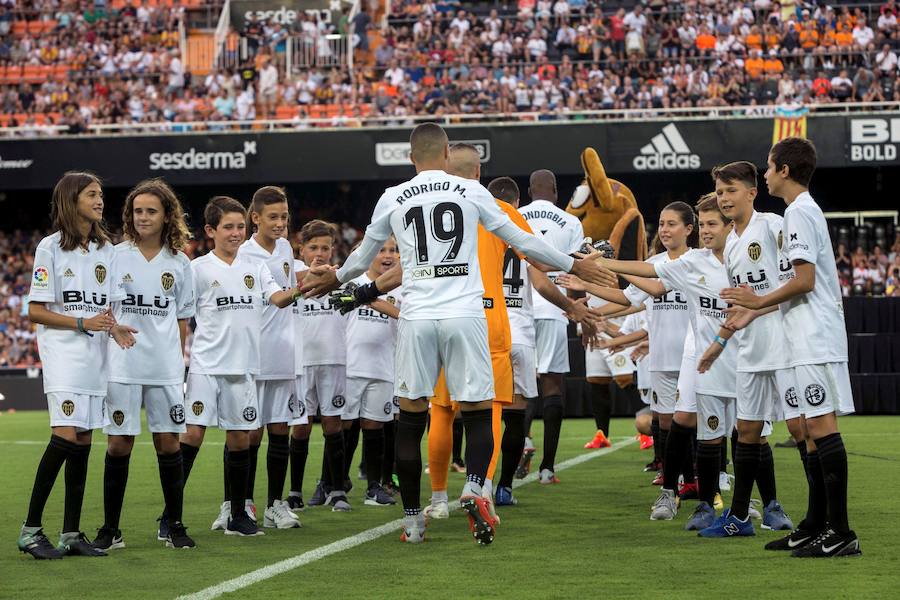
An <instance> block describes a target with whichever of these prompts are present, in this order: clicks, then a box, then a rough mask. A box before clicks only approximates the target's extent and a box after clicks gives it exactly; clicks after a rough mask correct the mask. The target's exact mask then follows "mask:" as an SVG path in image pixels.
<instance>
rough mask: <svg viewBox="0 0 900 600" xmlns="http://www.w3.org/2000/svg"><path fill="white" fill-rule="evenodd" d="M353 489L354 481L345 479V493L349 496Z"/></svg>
mask: <svg viewBox="0 0 900 600" xmlns="http://www.w3.org/2000/svg"><path fill="white" fill-rule="evenodd" d="M352 489H353V481H352V480H350V479H345V480H344V493H345V494H349V493H350V490H352Z"/></svg>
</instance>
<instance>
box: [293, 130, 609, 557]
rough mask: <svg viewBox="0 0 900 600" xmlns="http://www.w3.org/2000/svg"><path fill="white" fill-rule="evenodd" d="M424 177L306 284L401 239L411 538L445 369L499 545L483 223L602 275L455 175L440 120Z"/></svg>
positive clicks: (424, 139)
mask: <svg viewBox="0 0 900 600" xmlns="http://www.w3.org/2000/svg"><path fill="white" fill-rule="evenodd" d="M410 146H411V154H410V158H411V160H412V162H413V165H414V166H415V168H416V172H417V175H416V176H415V177H413V178H412V179H411V180H410V181H408V182H406V183H403V184H401V185H399V186H395V187H392V188H388V189H387V190H386V191H385V193H384V194H383V195H382V197H381V198H380V199H379V201H378V203H377V205H376V207H375V211H374V213H373V217H372V222H371V223H370V225H369V226H368V228H367V229H366V235H365V237H364V238H363V241H362V244H361V245H360V247H359V248H357V249H356V250H355V251H354V252H353V253H352V254H351V255H350V256H349V257H348V258H347V261H346V262H345V263H344V265H343V267H341V268H340V269H339V270H333V269H329V268H317V269H311V271H310V273H308V274H307V275H306V278H305V279H304V282H303V290H304V292H305V293H307V294H309V295H322V294H326V293H328V292H329V291H331V290H334V289H336V288H337V287H339V286H340V285H341V283H342V282H346V281H349V280H350V279H352V278H354V277H356V276H358V275H359V274H361V273H363V272H364V271H365V269H366V268H367V267H368V265H369V263H370V262H371V260H372V258H373V257H374V256H375V254H377V252H378V249H379V248H380V247H381V245H382V244H383V243H384V241H385V240H386V239H387V238H388V237H389V236H390V235H391V233H393V234H394V236H395V237H396V239H397V242H398V246H399V248H400V261H401V264H402V265H403V297H404V310H403V312H402V313H401V315H400V317H401V319H400V324H399V331H398V339H397V373H396V379H395V386H394V390H395V393H396V394H397V396H399V397H400V420H399V421H398V431H397V471H398V475H399V478H400V492H401V497H402V500H403V506H404V513H405V515H406V517H405V519H404V523H403V534H402V535H401V539H403V540H404V541H408V542H421V541H423V540H424V533H425V519H424V515H422V514H421V498H420V486H421V476H422V458H421V450H420V446H421V439H422V434H423V433H424V431H425V423H426V418H427V410H428V402H427V399H428V397H429V396H430V395H431V394H432V392H433V390H434V387H435V384H436V383H437V378H438V374H439V372H440V370H441V367H443V368H444V372H445V375H446V378H447V388H448V390H449V392H450V396H451V398H452V399H453V400H456V401H457V402H459V403H460V405H461V408H462V413H463V420H464V425H465V428H466V438H467V444H466V469H467V475H466V485H465V487H464V488H463V493H462V495H461V498H460V502H461V506H462V508H463V510H465V511H466V512H467V514H468V515H469V519H470V526H471V527H472V530H473V534H474V536H475V537H476V539H477V540H478V542H479V543H483V544H488V543H490V542H491V541H493V538H494V527H493V523H492V519H491V517H490V514H489V511H488V508H487V505H486V503H485V502H484V500H483V498H482V497H481V492H482V486H483V484H484V479H485V475H486V472H487V468H488V463H489V462H490V458H491V454H492V451H493V438H492V432H491V401H492V400H493V397H494V389H493V377H492V373H491V363H490V353H489V351H488V344H487V326H486V323H485V318H484V307H483V302H482V295H483V293H484V288H483V287H482V285H481V281H480V269H479V263H478V254H477V225H478V223H479V222H481V223H482V224H483V225H484V226H485V229H487V230H488V231H491V232H495V233H496V234H497V235H499V236H500V237H501V238H503V239H504V240H505V241H507V242H508V243H509V244H510V245H512V246H513V247H516V248H518V249H520V250H522V251H524V253H525V254H527V255H530V256H532V257H533V258H535V259H536V260H539V261H540V262H541V263H543V264H546V265H549V266H551V267H554V268H557V269H561V270H566V271H570V270H574V271H575V272H576V273H580V274H583V275H584V276H585V277H587V278H588V279H595V278H599V277H600V273H601V269H600V268H599V267H598V266H597V265H596V263H595V262H593V261H592V260H589V259H588V260H584V259H579V260H575V259H572V258H571V257H569V256H567V255H565V254H563V253H561V252H559V251H557V250H555V249H553V248H552V247H550V246H549V245H547V244H546V243H544V242H542V241H541V240H539V239H538V238H535V237H534V236H532V235H529V234H527V233H525V232H523V231H522V230H521V229H519V228H518V227H516V226H515V224H513V222H512V221H511V220H510V219H509V217H508V216H506V215H505V214H504V213H503V212H502V211H501V210H500V208H499V207H498V206H497V205H496V203H495V201H494V199H493V198H492V197H491V195H490V193H489V192H488V191H487V190H486V189H484V187H483V186H481V184H479V183H478V182H475V181H471V180H466V179H462V178H459V177H455V176H453V175H449V174H447V173H446V168H447V160H448V158H449V152H450V148H449V143H448V140H447V134H446V133H445V132H444V130H443V129H442V128H441V127H440V126H438V125H435V124H432V123H426V124H422V125H419V126H418V127H416V128H415V130H413V132H412V135H411V136H410Z"/></svg>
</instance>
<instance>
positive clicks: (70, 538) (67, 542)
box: [57, 531, 106, 557]
mask: <svg viewBox="0 0 900 600" xmlns="http://www.w3.org/2000/svg"><path fill="white" fill-rule="evenodd" d="M57 548H58V549H59V551H60V552H62V553H63V554H64V555H66V556H92V557H93V556H106V550H102V549H100V548H95V547H94V545H93V544H91V543H90V542H89V541H88V539H87V536H85V535H84V533H83V532H81V531H75V532H72V533H63V534H62V535H60V536H59V545H58V546H57Z"/></svg>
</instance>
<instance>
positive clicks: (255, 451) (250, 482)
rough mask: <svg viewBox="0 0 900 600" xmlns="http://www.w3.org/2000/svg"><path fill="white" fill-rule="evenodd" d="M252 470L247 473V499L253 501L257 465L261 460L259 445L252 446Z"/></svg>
mask: <svg viewBox="0 0 900 600" xmlns="http://www.w3.org/2000/svg"><path fill="white" fill-rule="evenodd" d="M249 450H250V469H249V470H248V471H247V498H248V499H250V500H253V491H254V489H255V488H256V464H257V462H258V459H259V444H256V445H255V446H254V445H253V444H251V445H250V448H249Z"/></svg>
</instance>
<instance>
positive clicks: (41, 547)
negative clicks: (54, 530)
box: [16, 525, 63, 560]
mask: <svg viewBox="0 0 900 600" xmlns="http://www.w3.org/2000/svg"><path fill="white" fill-rule="evenodd" d="M16 544H17V545H18V546H19V550H21V551H22V552H24V553H25V554H30V555H32V556H33V557H35V558H36V559H37V560H58V559H60V558H62V557H63V553H62V552H60V551H59V550H57V549H56V548H54V547H53V544H51V543H50V540H48V539H47V536H46V535H44V530H43V529H41V528H40V527H25V526H24V525H23V526H22V532H21V533H20V534H19V539H18V540H17V542H16Z"/></svg>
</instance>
